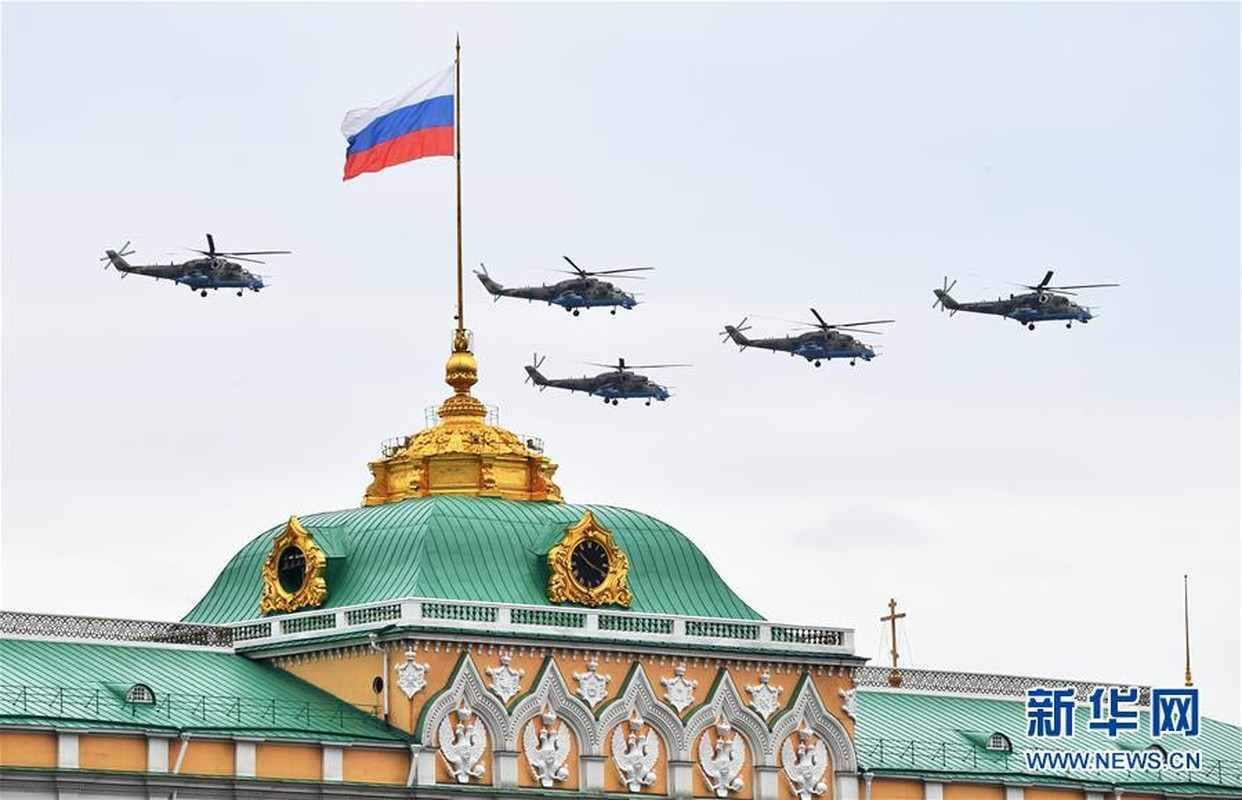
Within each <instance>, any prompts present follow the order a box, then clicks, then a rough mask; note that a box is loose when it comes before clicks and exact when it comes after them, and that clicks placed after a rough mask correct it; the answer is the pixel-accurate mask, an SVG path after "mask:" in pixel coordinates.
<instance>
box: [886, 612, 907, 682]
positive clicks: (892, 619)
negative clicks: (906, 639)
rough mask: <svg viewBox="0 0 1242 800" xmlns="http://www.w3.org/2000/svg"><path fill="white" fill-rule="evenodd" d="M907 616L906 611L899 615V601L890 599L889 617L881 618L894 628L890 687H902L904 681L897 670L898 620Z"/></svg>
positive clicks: (889, 677)
mask: <svg viewBox="0 0 1242 800" xmlns="http://www.w3.org/2000/svg"><path fill="white" fill-rule="evenodd" d="M905 615H906V613H905V612H904V611H903V612H901V613H900V614H898V613H897V599H896V598H892V597H890V598H889V600H888V615H887V616H884V617H880V622H888V623H891V624H892V626H893V642H892V645H893V651H892V656H893V668H892V670H891V671H890V672H889V673H888V683H889V685H890V686H900V685H901V681H902V675H901V670H899V669H897V620H899V619H901V618H902V617H904V616H905Z"/></svg>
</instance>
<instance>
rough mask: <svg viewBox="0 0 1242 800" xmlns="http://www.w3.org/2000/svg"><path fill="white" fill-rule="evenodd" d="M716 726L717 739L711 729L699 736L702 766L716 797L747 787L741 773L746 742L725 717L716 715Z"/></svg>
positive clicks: (744, 760) (744, 762)
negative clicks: (713, 738)
mask: <svg viewBox="0 0 1242 800" xmlns="http://www.w3.org/2000/svg"><path fill="white" fill-rule="evenodd" d="M715 729H716V740H715V742H713V741H712V730H711V729H710V728H709V729H708V730H707V731H706V732H705V733H704V734H703V738H702V739H699V769H701V770H703V777H704V778H706V779H707V788H708V789H710V790H712V791H713V792H715V793H716V796H717V797H728V796H729V793H730V792H740V791H742V788H743V787H744V786H745V783H744V782H743V781H742V778H741V774H742V768H743V767H745V766H746V745H745V744H744V743H743V742H742V738H741V737H740V736H738V735H737V734H736V733H734V732H733V726H732V725H730V724H729V723H728V722H727V721H725V719H724V717H716V725H715Z"/></svg>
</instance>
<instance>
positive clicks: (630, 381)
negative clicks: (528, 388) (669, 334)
mask: <svg viewBox="0 0 1242 800" xmlns="http://www.w3.org/2000/svg"><path fill="white" fill-rule="evenodd" d="M545 358H546V356H545ZM533 361H534V363H533V364H531V365H530V366H528V367H527V368H526V380H528V381H530V382H532V383H534V384H535V385H536V386H538V387H539V391H541V392H542V391H543V390H544V389H546V388H548V387H549V386H551V387H552V388H553V389H568V390H569V391H571V392H586V393H587V394H593V395H595V396H596V397H602V398H604V404H605V405H607V404H609V403H611V404H612V405H614V406H615V405H616V404H617V403H618V401H620V400H628V399H646V401H647V405H651V401H652V400H659V401H661V402H663V401H665V400H667V399H669V398H670V397H672V393H671V392H669V390H668V387H667V386H661V385H660V384H658V383H656V382H655V381H653V380H651V379H650V378H648V377H647V376H646V375H641V374H639V373H637V372H633V371H632V370H635V369H664V368H666V367H688V366H690V365H689V364H631V365H628V366H627V365H626V363H625V359H624V358H618V359H617V363H616V364H594V363H593V364H591V366H593V367H607V368H608V369H609V371H608V372H601V373H600V374H598V375H596V376H595V377H593V378H588V377H585V376H584V377H581V378H545V377H544V376H543V375H542V374H541V373H540V372H539V367H540V366H541V365H542V364H543V358H540V357H539V355H538V354H536V355H535V357H534V359H533Z"/></svg>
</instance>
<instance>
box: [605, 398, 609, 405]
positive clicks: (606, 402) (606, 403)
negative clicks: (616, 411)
mask: <svg viewBox="0 0 1242 800" xmlns="http://www.w3.org/2000/svg"><path fill="white" fill-rule="evenodd" d="M604 405H608V398H607V397H605V398H604Z"/></svg>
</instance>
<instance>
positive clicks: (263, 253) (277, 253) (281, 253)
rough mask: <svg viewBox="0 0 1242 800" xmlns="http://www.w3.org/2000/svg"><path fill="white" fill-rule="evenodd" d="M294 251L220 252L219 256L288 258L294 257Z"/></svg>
mask: <svg viewBox="0 0 1242 800" xmlns="http://www.w3.org/2000/svg"><path fill="white" fill-rule="evenodd" d="M292 254H293V251H292V250H237V251H234V252H228V253H226V252H224V251H223V250H221V251H218V252H217V253H216V255H218V256H287V255H292Z"/></svg>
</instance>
